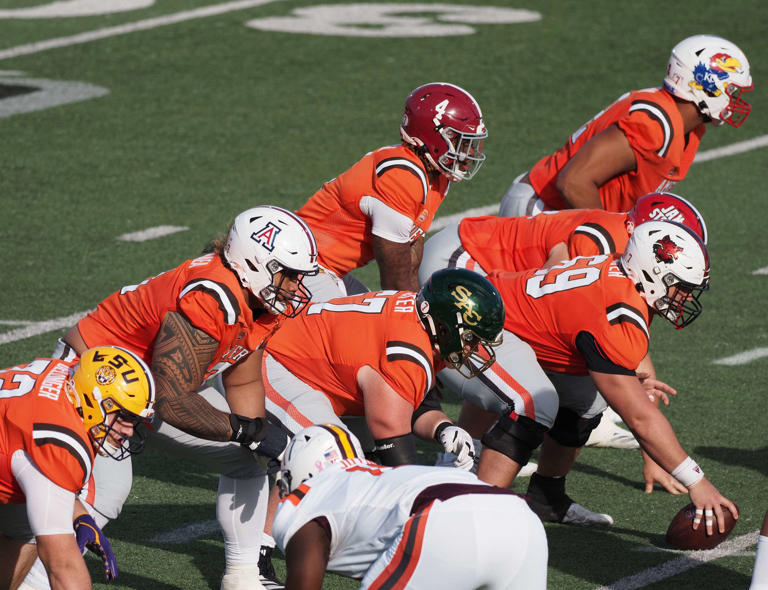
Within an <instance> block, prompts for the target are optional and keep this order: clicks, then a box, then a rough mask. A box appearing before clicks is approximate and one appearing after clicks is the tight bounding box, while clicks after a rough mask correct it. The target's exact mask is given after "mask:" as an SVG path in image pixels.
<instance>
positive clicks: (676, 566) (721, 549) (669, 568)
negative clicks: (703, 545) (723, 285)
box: [597, 531, 760, 590]
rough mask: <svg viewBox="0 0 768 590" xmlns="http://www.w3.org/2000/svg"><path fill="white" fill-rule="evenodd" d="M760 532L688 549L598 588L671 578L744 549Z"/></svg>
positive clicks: (631, 588)
mask: <svg viewBox="0 0 768 590" xmlns="http://www.w3.org/2000/svg"><path fill="white" fill-rule="evenodd" d="M759 532H760V531H753V532H751V533H747V534H746V535H741V536H740V537H736V538H734V539H729V540H728V541H725V542H724V543H722V544H721V545H719V546H718V547H715V548H714V549H710V550H708V551H688V552H686V553H685V554H684V555H681V556H680V557H678V558H677V559H673V560H672V561H667V562H665V563H662V564H661V565H657V566H655V567H650V568H648V569H646V570H643V571H642V572H640V573H637V574H634V575H632V576H627V577H626V578H621V579H620V580H617V581H616V582H614V583H613V584H610V585H608V586H600V587H599V588H597V590H635V589H637V588H645V587H646V586H650V585H651V584H653V583H655V582H660V581H661V580H665V579H667V578H671V577H672V576H676V575H678V574H681V573H683V572H685V571H688V570H690V569H693V568H695V567H699V566H700V565H704V564H705V563H707V562H709V561H713V560H715V559H720V558H721V557H727V556H729V555H733V554H735V553H739V552H741V551H744V549H746V548H747V547H750V546H751V545H755V544H756V543H757V537H758V534H759Z"/></svg>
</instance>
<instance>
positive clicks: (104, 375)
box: [96, 365, 117, 385]
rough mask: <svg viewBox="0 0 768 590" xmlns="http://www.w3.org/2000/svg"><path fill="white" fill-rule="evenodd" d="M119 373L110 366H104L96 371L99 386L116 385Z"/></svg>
mask: <svg viewBox="0 0 768 590" xmlns="http://www.w3.org/2000/svg"><path fill="white" fill-rule="evenodd" d="M116 376H117V371H115V369H114V368H113V367H111V366H109V365H102V366H101V367H99V368H98V369H96V381H97V382H98V384H99V385H109V384H110V383H114V381H115V377H116Z"/></svg>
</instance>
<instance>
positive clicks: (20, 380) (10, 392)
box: [0, 359, 51, 398]
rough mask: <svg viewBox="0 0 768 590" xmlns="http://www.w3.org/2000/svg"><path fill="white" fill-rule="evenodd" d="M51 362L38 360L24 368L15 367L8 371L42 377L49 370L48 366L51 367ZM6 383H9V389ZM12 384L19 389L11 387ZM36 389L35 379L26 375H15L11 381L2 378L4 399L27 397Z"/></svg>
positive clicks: (1, 387)
mask: <svg viewBox="0 0 768 590" xmlns="http://www.w3.org/2000/svg"><path fill="white" fill-rule="evenodd" d="M50 364H51V362H50V361H45V360H42V359H37V360H36V361H33V362H31V363H29V364H28V365H25V366H24V367H13V368H11V369H8V372H11V371H19V370H21V371H25V372H27V373H32V375H38V376H39V375H42V374H43V372H44V371H45V370H46V369H47V368H48V365H50ZM6 383H9V387H6V385H5V384H6ZM11 383H15V384H16V385H17V387H10V384H11ZM34 387H35V378H34V377H31V376H29V375H25V374H24V373H19V374H17V375H14V376H13V377H11V378H10V379H8V378H7V377H5V378H3V377H2V376H0V398H3V397H21V396H22V395H26V394H27V393H29V392H30V391H32V389H34Z"/></svg>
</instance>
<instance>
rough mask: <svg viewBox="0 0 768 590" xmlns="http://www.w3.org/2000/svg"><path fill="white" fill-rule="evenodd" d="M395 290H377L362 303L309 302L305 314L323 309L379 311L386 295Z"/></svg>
mask: <svg viewBox="0 0 768 590" xmlns="http://www.w3.org/2000/svg"><path fill="white" fill-rule="evenodd" d="M395 293H397V291H379V292H378V293H377V294H376V295H374V296H373V297H366V298H365V299H363V302H362V303H329V302H327V301H323V302H318V303H311V304H310V305H309V308H308V309H307V315H317V314H318V313H322V312H324V311H335V312H344V311H353V312H356V313H381V310H382V309H384V304H385V303H386V302H387V296H388V295H393V294H395Z"/></svg>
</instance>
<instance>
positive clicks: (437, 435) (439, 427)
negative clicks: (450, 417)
mask: <svg viewBox="0 0 768 590" xmlns="http://www.w3.org/2000/svg"><path fill="white" fill-rule="evenodd" d="M449 426H453V424H451V423H450V422H440V424H438V425H437V428H435V434H434V436H433V437H432V438H434V439H435V440H436V441H437V442H440V435H441V434H442V432H443V430H445V429H446V428H448V427H449Z"/></svg>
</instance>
